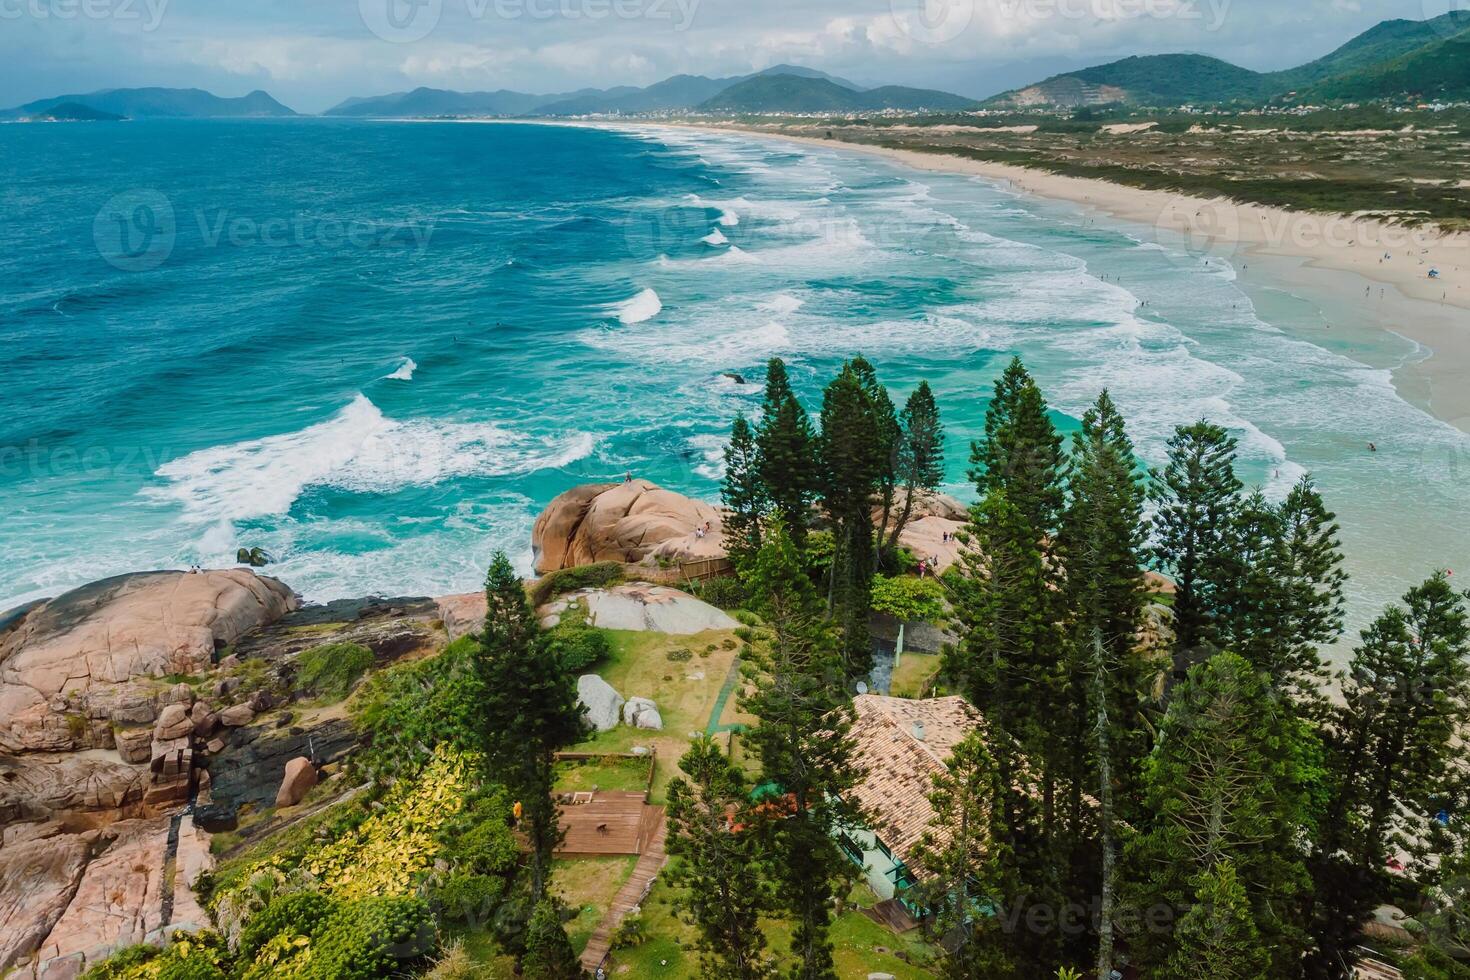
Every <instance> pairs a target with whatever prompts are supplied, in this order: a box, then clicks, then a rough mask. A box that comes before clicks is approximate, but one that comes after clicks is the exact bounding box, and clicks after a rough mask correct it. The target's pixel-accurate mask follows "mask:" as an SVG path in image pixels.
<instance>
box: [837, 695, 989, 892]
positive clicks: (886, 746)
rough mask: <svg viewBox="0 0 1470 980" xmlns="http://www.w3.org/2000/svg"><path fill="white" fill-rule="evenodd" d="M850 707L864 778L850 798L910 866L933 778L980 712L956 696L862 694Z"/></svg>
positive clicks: (930, 813) (977, 723)
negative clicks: (922, 697) (919, 698)
mask: <svg viewBox="0 0 1470 980" xmlns="http://www.w3.org/2000/svg"><path fill="white" fill-rule="evenodd" d="M852 707H853V713H854V714H855V715H856V720H855V721H854V722H853V726H852V739H853V743H854V748H855V751H854V753H853V759H854V762H855V763H856V765H857V768H858V771H859V772H860V773H862V777H863V778H862V780H861V781H860V782H859V783H858V785H857V786H856V787H854V789H853V791H852V796H853V799H854V800H855V801H856V802H857V803H858V804H859V805H861V807H862V808H863V810H864V811H865V812H866V813H867V815H868V819H869V822H870V825H871V826H872V828H873V830H874V831H875V832H876V833H877V834H878V836H879V837H880V838H881V839H882V840H883V843H884V844H886V845H887V846H888V848H889V850H891V851H892V852H893V853H894V855H895V856H897V857H900V858H902V859H903V861H904V863H906V864H909V865H911V866H913V865H915V863H916V862H915V861H914V859H913V857H912V851H913V848H914V845H916V844H917V843H918V842H919V838H921V837H922V836H923V835H924V832H925V831H926V830H929V829H930V827H929V822H930V820H932V819H933V817H934V808H933V806H931V805H930V803H929V794H930V793H931V792H933V790H934V776H935V774H936V773H940V772H943V771H944V768H945V765H946V763H947V762H948V760H949V757H950V755H951V754H952V753H953V751H954V747H955V746H956V745H958V744H959V743H960V742H961V741H963V740H964V738H965V736H966V735H968V734H969V733H970V732H972V731H974V730H975V729H977V728H979V727H981V724H982V722H981V717H980V713H979V712H978V711H976V710H975V709H974V707H972V706H971V705H970V703H969V702H968V701H966V700H965V699H964V698H961V697H947V698H930V699H928V700H924V701H913V700H909V699H906V698H890V697H883V696H881V695H877V694H862V695H859V696H858V697H856V698H854V699H853V702H852ZM916 870H917V869H916Z"/></svg>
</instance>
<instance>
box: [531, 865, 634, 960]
mask: <svg viewBox="0 0 1470 980" xmlns="http://www.w3.org/2000/svg"><path fill="white" fill-rule="evenodd" d="M637 863H638V858H637V857H636V856H633V855H627V856H621V855H620V856H618V857H592V858H561V859H558V860H557V861H556V862H555V863H554V864H553V866H552V878H551V887H552V888H553V889H554V890H555V891H556V893H557V894H558V895H560V896H561V898H562V901H564V902H566V903H567V907H568V908H571V909H574V910H576V912H577V916H576V918H574V919H572V920H571V921H570V922H568V923H567V936H568V937H569V938H570V939H571V940H572V948H573V949H575V950H576V951H577V953H578V954H579V955H580V954H581V952H582V950H583V949H585V948H586V946H587V940H588V939H590V938H592V932H593V930H594V929H596V928H597V923H599V922H601V921H602V916H603V913H605V912H606V911H607V910H608V908H609V907H611V905H612V902H613V897H614V896H615V895H617V893H618V889H620V888H622V887H623V883H624V882H625V881H627V880H628V876H629V875H631V874H632V873H633V866H634V865H635V864H637Z"/></svg>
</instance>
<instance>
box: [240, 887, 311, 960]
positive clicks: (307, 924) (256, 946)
mask: <svg viewBox="0 0 1470 980" xmlns="http://www.w3.org/2000/svg"><path fill="white" fill-rule="evenodd" d="M331 912H332V900H331V899H330V898H328V897H327V896H325V895H323V894H322V893H321V892H295V893H293V894H290V895H282V896H280V897H279V898H274V899H272V900H271V902H270V904H269V905H267V906H266V907H265V908H263V909H261V910H260V911H259V912H257V913H255V914H254V915H252V916H251V917H250V918H249V919H248V920H246V922H245V927H244V928H243V929H241V930H240V955H241V956H243V957H247V958H249V959H254V958H255V954H257V953H259V952H260V949H261V947H262V946H264V945H265V944H266V943H268V942H270V941H271V939H273V938H274V937H275V936H277V935H279V934H281V933H283V932H285V933H289V934H291V935H295V936H310V935H313V934H314V933H315V932H316V930H317V927H318V926H319V925H321V923H322V921H323V920H324V919H326V917H327V916H328V915H330V914H331Z"/></svg>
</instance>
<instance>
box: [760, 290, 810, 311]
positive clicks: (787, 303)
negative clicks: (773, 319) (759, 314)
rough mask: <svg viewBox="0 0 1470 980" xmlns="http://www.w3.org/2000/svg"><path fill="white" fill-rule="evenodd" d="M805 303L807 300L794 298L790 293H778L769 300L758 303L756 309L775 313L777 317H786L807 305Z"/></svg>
mask: <svg viewBox="0 0 1470 980" xmlns="http://www.w3.org/2000/svg"><path fill="white" fill-rule="evenodd" d="M805 303H806V301H805V300H802V299H798V298H797V297H795V296H792V295H791V294H790V293H778V294H777V295H775V296H772V297H771V298H770V299H768V300H762V301H761V302H759V303H757V304H756V309H758V310H762V311H764V312H766V313H774V314H776V315H777V316H785V315H787V314H789V313H795V312H796V311H797V310H799V309H801V308H802V306H804V305H805Z"/></svg>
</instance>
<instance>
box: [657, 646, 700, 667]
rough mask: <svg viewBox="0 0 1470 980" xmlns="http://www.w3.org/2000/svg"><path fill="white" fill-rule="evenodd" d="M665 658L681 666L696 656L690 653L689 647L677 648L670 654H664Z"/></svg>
mask: <svg viewBox="0 0 1470 980" xmlns="http://www.w3.org/2000/svg"><path fill="white" fill-rule="evenodd" d="M664 656H665V657H666V658H668V659H669V660H671V661H673V662H674V663H676V664H681V663H683V662H684V661H686V660H689V659H691V658H692V657H693V656H694V654H693V653H690V652H689V648H688V647H675V648H674V649H672V650H670V651H669V652H668V653H666V654H664Z"/></svg>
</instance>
